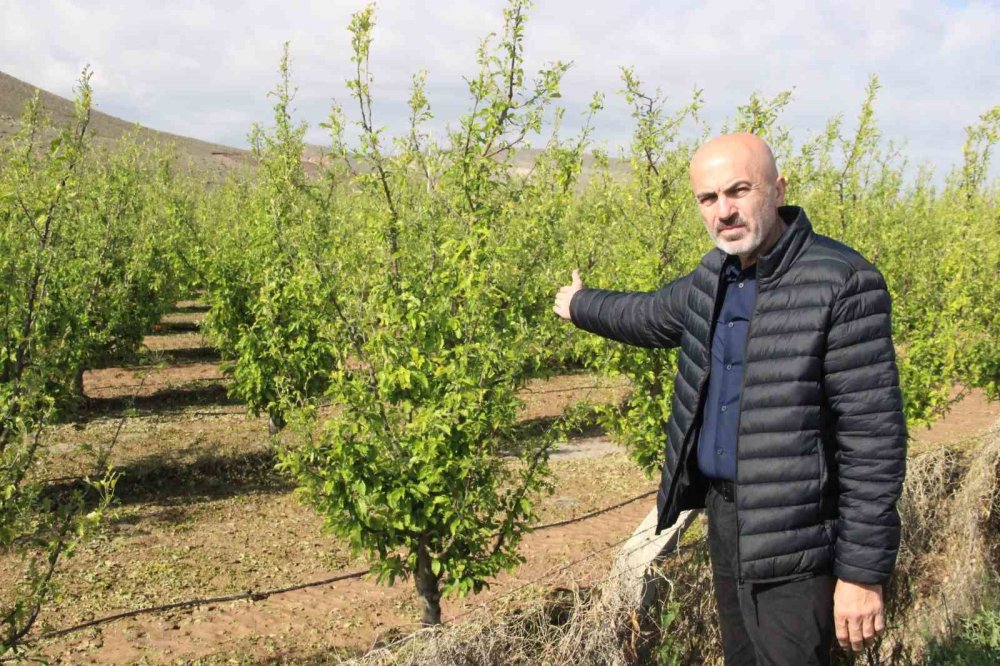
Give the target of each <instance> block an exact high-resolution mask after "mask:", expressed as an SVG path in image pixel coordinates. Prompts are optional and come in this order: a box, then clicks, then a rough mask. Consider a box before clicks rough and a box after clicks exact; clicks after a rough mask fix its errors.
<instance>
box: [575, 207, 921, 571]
mask: <svg viewBox="0 0 1000 666" xmlns="http://www.w3.org/2000/svg"><path fill="white" fill-rule="evenodd" d="M779 214H780V215H781V217H782V219H783V220H784V221H785V222H786V223H787V224H788V228H787V229H786V231H785V233H784V234H783V235H782V237H781V239H780V240H779V241H778V243H777V244H776V245H775V247H774V248H772V250H771V251H770V252H769V253H768V254H767V255H766V256H763V257H761V258H760V259H759V261H758V264H757V302H756V306H755V308H754V311H753V316H752V318H751V320H750V326H749V332H748V335H747V349H746V359H745V365H744V375H743V388H742V391H741V403H740V423H739V434H738V441H737V448H736V450H737V454H736V458H737V461H736V481H737V489H736V510H737V512H738V524H739V545H738V549H739V550H738V552H739V561H740V578H741V579H745V580H751V581H762V580H777V579H782V578H787V577H792V576H796V575H800V574H802V573H806V572H826V571H832V572H833V574H834V575H835V576H837V577H838V578H841V579H845V580H850V581H854V582H860V583H881V582H884V581H885V579H886V578H887V577H888V575H889V573H890V572H891V571H892V568H893V565H894V564H895V561H896V552H897V549H898V546H899V515H898V513H897V511H896V501H897V499H898V498H899V494H900V491H901V489H902V482H903V474H904V471H905V466H906V424H905V421H904V418H903V411H902V398H901V395H900V390H899V376H898V371H897V369H896V360H895V352H894V349H893V346H892V340H891V337H890V333H891V327H890V320H889V309H890V301H889V294H888V292H887V291H886V287H885V282H884V280H883V279H882V275H881V274H880V273H879V272H878V270H877V269H876V268H875V267H874V266H873V265H872V264H870V263H869V262H868V261H866V260H865V259H864V258H863V257H862V256H861V255H859V254H858V253H857V252H855V251H854V250H852V249H850V248H849V247H847V246H845V245H843V244H841V243H838V242H837V241H834V240H832V239H830V238H827V237H825V236H821V235H819V234H816V233H814V232H813V230H812V225H811V224H810V223H809V220H808V218H807V217H806V215H805V213H804V212H803V211H802V209H801V208H798V207H793V206H783V207H781V208H780V209H779ZM724 259H725V254H724V253H723V252H722V251H721V250H713V251H711V252H709V253H708V254H707V255H705V257H704V258H702V261H701V264H700V265H699V266H698V267H697V268H696V269H695V270H694V271H693V272H692V273H689V274H688V275H685V276H684V277H682V278H679V279H677V280H675V281H673V282H671V283H669V284H667V285H665V286H664V287H662V288H661V289H659V290H658V291H655V292H648V293H646V292H638V293H635V292H633V293H625V292H615V291H606V290H600V289H584V290H582V291H580V292H578V293H577V294H576V295H575V296H574V297H573V300H572V302H571V303H570V312H571V316H572V319H573V322H574V323H575V324H576V325H577V326H578V327H580V328H582V329H585V330H588V331H592V332H594V333H597V334H599V335H602V336H604V337H607V338H611V339H613V340H619V341H621V342H626V343H629V344H633V345H640V346H644V347H675V346H678V345H680V355H679V358H678V371H677V377H676V380H675V382H674V395H673V401H672V405H671V414H670V420H669V423H668V425H667V445H666V460H665V462H664V466H663V473H662V475H661V480H660V491H659V493H658V495H657V507H658V509H659V519H658V524H657V532H659V531H660V530H662V529H665V528H666V527H669V526H670V525H672V524H673V523H674V521H675V520H676V519H677V516H678V514H679V513H680V511H681V510H683V509H691V508H701V507H703V506H704V502H705V490H706V483H705V480H704V479H703V478H702V476H701V474H700V472H699V471H698V467H697V456H696V455H693V454H694V450H695V448H696V446H697V425H698V424H699V423H700V422H701V413H700V412H701V409H702V407H703V405H704V401H705V389H706V385H707V379H708V370H709V367H710V356H709V353H710V349H711V337H712V325H713V321H714V319H715V313H716V312H717V309H716V308H717V305H718V303H717V301H718V293H719V282H720V280H719V274H720V271H721V268H722V263H723V260H724Z"/></svg>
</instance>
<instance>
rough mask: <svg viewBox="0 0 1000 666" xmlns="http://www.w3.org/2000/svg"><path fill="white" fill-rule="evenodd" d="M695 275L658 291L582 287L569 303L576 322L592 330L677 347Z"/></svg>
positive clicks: (638, 342) (620, 338) (619, 338)
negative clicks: (689, 291) (692, 279)
mask: <svg viewBox="0 0 1000 666" xmlns="http://www.w3.org/2000/svg"><path fill="white" fill-rule="evenodd" d="M690 282H691V275H690V274H688V275H685V276H684V277H681V278H678V279H676V280H674V281H672V282H669V283H667V284H665V285H664V286H663V287H661V288H660V289H658V290H657V291H651V292H638V291H637V292H622V291H608V290H604V289H583V290H581V291H578V292H577V293H576V294H575V295H574V296H573V300H572V301H570V304H569V312H570V317H571V319H572V320H573V323H574V324H575V325H576V326H577V327H579V328H582V329H584V330H585V331H590V332H591V333H596V334H598V335H600V336H603V337H605V338H610V339H612V340H617V341H619V342H625V343H628V344H630V345H637V346H639V347H676V346H678V345H680V342H681V334H682V333H683V332H684V307H685V304H686V303H687V290H688V286H689V285H690Z"/></svg>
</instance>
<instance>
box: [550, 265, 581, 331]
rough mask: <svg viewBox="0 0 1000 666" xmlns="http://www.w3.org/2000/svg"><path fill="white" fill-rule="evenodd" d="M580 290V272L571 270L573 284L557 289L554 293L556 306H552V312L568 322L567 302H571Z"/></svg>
mask: <svg viewBox="0 0 1000 666" xmlns="http://www.w3.org/2000/svg"><path fill="white" fill-rule="evenodd" d="M581 289H583V280H581V279H580V271H578V270H576V269H573V282H572V283H571V284H568V285H566V286H565V287H562V288H561V289H559V291H558V292H557V293H556V304H555V305H554V306H552V310H553V311H554V312H555V313H556V314H557V315H559V316H560V317H562V318H563V319H565V320H567V321H569V318H570V317H569V302H570V301H571V300H573V296H574V295H575V294H576V292H578V291H580V290H581Z"/></svg>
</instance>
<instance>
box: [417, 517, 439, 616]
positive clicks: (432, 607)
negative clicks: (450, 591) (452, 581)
mask: <svg viewBox="0 0 1000 666" xmlns="http://www.w3.org/2000/svg"><path fill="white" fill-rule="evenodd" d="M414 578H415V580H416V583H417V593H418V594H419V595H420V601H421V602H422V603H423V607H424V616H423V618H422V619H421V622H422V623H423V624H424V626H431V625H435V624H441V590H440V589H438V576H436V575H435V574H434V571H433V570H432V569H431V554H430V551H429V550H428V549H427V539H426V537H421V538H420V542H419V543H418V544H417V571H416V575H415V576H414Z"/></svg>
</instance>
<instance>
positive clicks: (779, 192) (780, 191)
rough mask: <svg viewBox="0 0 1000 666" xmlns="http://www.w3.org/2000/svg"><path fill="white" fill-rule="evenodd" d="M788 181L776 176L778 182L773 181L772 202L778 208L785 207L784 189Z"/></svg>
mask: <svg viewBox="0 0 1000 666" xmlns="http://www.w3.org/2000/svg"><path fill="white" fill-rule="evenodd" d="M787 185H788V181H786V180H785V177H784V176H778V180H776V181H774V201H775V203H777V204H778V205H779V206H784V205H785V187H787Z"/></svg>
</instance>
